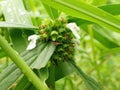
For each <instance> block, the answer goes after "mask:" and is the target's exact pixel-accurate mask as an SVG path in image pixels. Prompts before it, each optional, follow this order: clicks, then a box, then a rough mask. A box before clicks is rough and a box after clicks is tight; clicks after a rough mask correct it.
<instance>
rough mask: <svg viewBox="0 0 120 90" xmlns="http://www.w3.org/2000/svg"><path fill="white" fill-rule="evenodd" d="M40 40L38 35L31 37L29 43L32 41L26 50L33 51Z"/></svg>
mask: <svg viewBox="0 0 120 90" xmlns="http://www.w3.org/2000/svg"><path fill="white" fill-rule="evenodd" d="M37 39H39V36H38V35H31V36H29V37H28V41H30V43H29V45H28V46H27V49H26V50H32V49H34V48H35V47H36V41H37Z"/></svg>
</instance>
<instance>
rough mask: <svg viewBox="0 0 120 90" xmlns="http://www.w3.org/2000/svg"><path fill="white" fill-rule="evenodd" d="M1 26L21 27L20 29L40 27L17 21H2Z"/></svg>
mask: <svg viewBox="0 0 120 90" xmlns="http://www.w3.org/2000/svg"><path fill="white" fill-rule="evenodd" d="M0 27H1V28H20V29H27V30H33V29H39V28H38V27H35V26H32V25H26V24H19V23H18V24H17V23H10V22H0Z"/></svg>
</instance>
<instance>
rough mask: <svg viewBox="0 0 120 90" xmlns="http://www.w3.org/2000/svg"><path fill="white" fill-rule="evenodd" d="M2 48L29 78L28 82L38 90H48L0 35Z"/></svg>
mask: <svg viewBox="0 0 120 90" xmlns="http://www.w3.org/2000/svg"><path fill="white" fill-rule="evenodd" d="M0 46H1V47H2V48H3V49H4V51H5V52H6V54H8V56H9V57H10V58H11V60H13V62H14V63H15V64H16V65H17V66H18V67H19V68H20V69H21V71H22V72H23V73H24V74H25V75H26V76H27V78H28V80H29V81H30V82H31V83H32V84H33V85H34V86H35V87H36V89H37V90H48V87H47V86H46V84H45V83H43V82H42V81H41V80H40V79H39V78H38V77H37V76H36V75H35V73H34V72H33V71H32V70H31V68H30V67H29V66H28V65H27V64H26V63H25V62H24V60H23V59H22V57H20V55H19V54H18V53H17V52H16V51H15V50H14V49H12V48H11V47H10V45H9V44H8V42H7V41H6V40H5V39H4V38H3V37H2V36H1V35H0Z"/></svg>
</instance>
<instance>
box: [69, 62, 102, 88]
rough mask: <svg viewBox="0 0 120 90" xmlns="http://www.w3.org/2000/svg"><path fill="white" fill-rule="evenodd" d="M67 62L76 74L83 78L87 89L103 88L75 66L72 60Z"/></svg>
mask: <svg viewBox="0 0 120 90" xmlns="http://www.w3.org/2000/svg"><path fill="white" fill-rule="evenodd" d="M68 63H69V65H71V67H72V68H73V69H74V70H75V71H76V72H77V73H78V75H79V76H80V77H81V78H82V79H83V81H84V82H85V84H86V86H87V89H88V90H104V88H103V87H102V86H101V84H99V83H98V82H96V81H95V80H94V79H92V78H91V77H88V76H87V75H86V74H85V73H84V72H83V71H82V70H81V69H80V68H79V67H77V66H76V64H75V63H74V62H73V61H69V62H68Z"/></svg>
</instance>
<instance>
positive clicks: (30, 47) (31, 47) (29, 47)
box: [26, 42, 36, 50]
mask: <svg viewBox="0 0 120 90" xmlns="http://www.w3.org/2000/svg"><path fill="white" fill-rule="evenodd" d="M35 47H36V43H31V42H30V43H29V45H28V46H27V49H26V50H32V49H34V48H35Z"/></svg>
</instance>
